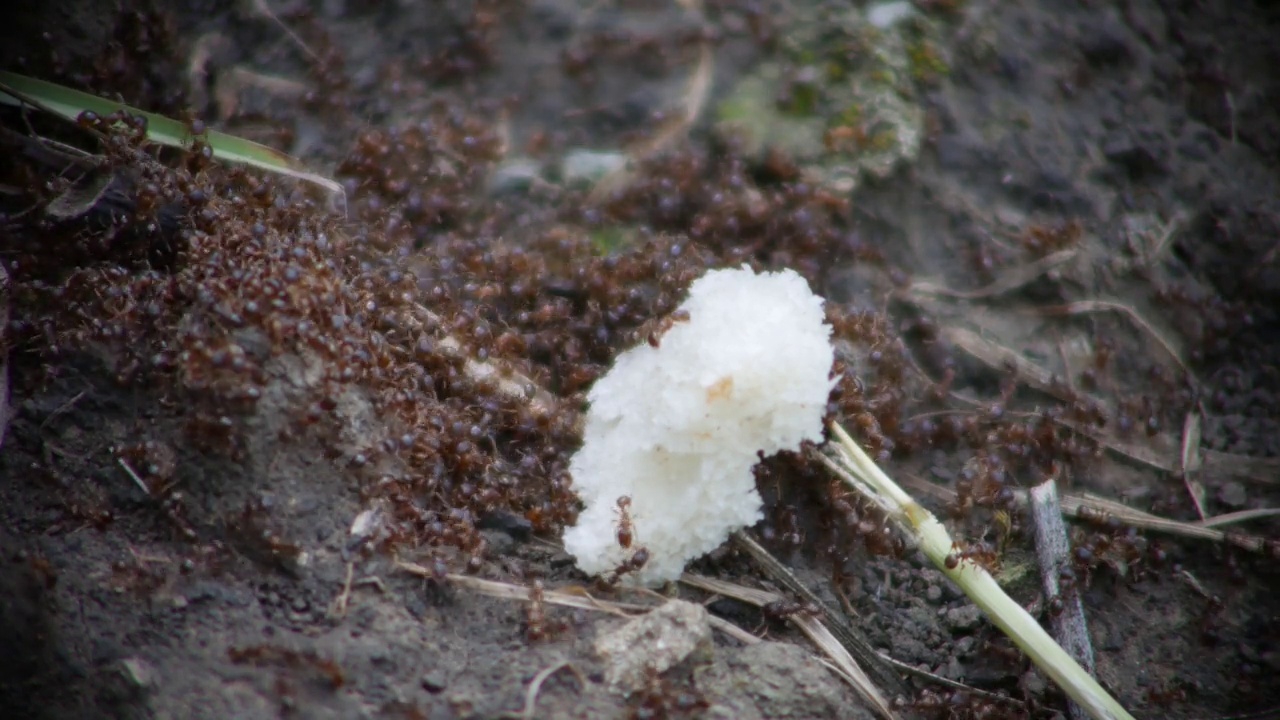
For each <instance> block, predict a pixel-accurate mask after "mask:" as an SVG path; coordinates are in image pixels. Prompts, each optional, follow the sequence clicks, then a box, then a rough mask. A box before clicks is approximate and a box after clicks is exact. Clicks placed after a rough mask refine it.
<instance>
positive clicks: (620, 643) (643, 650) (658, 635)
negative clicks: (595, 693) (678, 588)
mask: <svg viewBox="0 0 1280 720" xmlns="http://www.w3.org/2000/svg"><path fill="white" fill-rule="evenodd" d="M711 647H712V646H711V620H710V617H709V615H708V614H707V609H706V608H705V607H703V606H702V605H700V604H698V603H691V602H685V601H683V600H670V601H668V602H667V603H666V604H664V605H663V606H662V607H660V608H658V609H657V610H652V611H650V612H649V613H647V614H645V615H641V616H640V617H638V618H635V619H634V620H631V621H630V622H628V623H627V624H625V625H623V626H622V627H620V628H618V629H616V630H613V631H612V632H609V633H606V634H603V635H601V636H600V637H599V638H597V639H596V644H595V650H596V653H597V654H598V655H599V656H600V657H601V659H603V660H604V666H605V667H604V677H605V681H606V682H607V683H608V684H609V686H610V687H611V688H613V689H614V690H615V691H618V692H622V693H628V694H629V693H632V692H635V691H637V690H640V689H641V688H642V687H644V684H645V682H646V680H647V679H648V678H649V677H650V673H662V672H666V671H667V670H668V669H670V668H672V667H675V666H676V665H678V664H680V663H681V662H682V661H684V659H685V658H687V657H689V656H690V655H692V654H693V653H694V652H695V651H697V650H699V649H700V648H701V649H703V650H704V651H707V652H710V649H711Z"/></svg>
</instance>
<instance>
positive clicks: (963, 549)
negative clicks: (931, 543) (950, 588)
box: [943, 541, 1000, 573]
mask: <svg viewBox="0 0 1280 720" xmlns="http://www.w3.org/2000/svg"><path fill="white" fill-rule="evenodd" d="M964 560H968V561H969V562H970V563H972V564H974V565H977V566H979V567H981V568H983V569H984V570H986V571H987V572H989V573H996V572H998V571H999V570H1000V556H999V554H998V553H997V552H996V551H995V550H994V549H993V548H992V547H991V546H990V545H988V544H987V543H985V542H976V543H973V544H972V545H968V546H966V545H962V544H961V543H960V542H959V541H956V542H953V543H952V544H951V552H950V553H948V554H947V557H946V560H945V561H944V563H943V564H944V565H946V566H947V569H948V570H955V569H956V568H958V567H960V563H961V562H962V561H964Z"/></svg>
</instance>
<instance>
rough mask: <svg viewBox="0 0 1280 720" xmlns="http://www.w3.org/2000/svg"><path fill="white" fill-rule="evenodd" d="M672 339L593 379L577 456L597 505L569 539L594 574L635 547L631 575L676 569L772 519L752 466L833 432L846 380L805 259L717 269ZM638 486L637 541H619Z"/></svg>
mask: <svg viewBox="0 0 1280 720" xmlns="http://www.w3.org/2000/svg"><path fill="white" fill-rule="evenodd" d="M680 310H683V311H685V312H687V313H688V316H689V319H688V321H687V322H677V323H675V324H674V325H673V326H672V327H671V328H670V329H669V330H668V331H667V332H666V334H665V335H664V336H663V337H662V338H661V344H660V346H659V347H652V346H650V345H649V344H643V345H640V346H638V347H635V348H632V349H631V350H628V351H626V352H624V353H622V354H621V355H620V356H619V357H618V359H617V362H616V363H615V364H614V366H613V369H612V370H610V371H609V373H608V374H607V375H605V376H604V377H602V378H601V379H600V380H599V381H597V382H596V384H595V386H594V387H592V388H591V392H590V393H589V395H588V400H589V401H590V403H591V407H590V409H589V411H588V413H587V418H586V427H585V432H584V437H583V446H582V449H581V450H579V451H578V453H577V454H576V455H574V457H573V460H572V462H571V463H570V466H569V472H570V474H571V475H572V476H573V482H574V489H575V490H576V492H577V493H578V495H579V496H580V497H581V498H582V500H583V502H584V503H585V505H586V508H585V509H584V510H583V512H582V513H581V515H580V516H579V517H578V524H577V525H575V526H573V527H570V528H567V529H566V530H565V534H564V544H565V549H566V550H568V551H569V553H570V554H572V555H573V556H574V557H575V558H576V559H577V562H578V567H579V568H580V569H582V570H583V571H584V572H586V573H588V574H591V575H601V574H607V573H610V572H611V571H612V570H613V569H614V568H615V567H617V566H618V565H619V564H620V563H621V562H622V561H623V560H624V559H625V558H626V557H627V556H628V555H629V553H630V552H631V551H634V550H635V549H637V548H639V547H644V548H646V549H647V550H648V551H649V560H648V562H647V563H646V564H645V566H644V567H643V568H642V569H641V570H640V571H639V572H637V573H635V574H634V575H631V576H628V581H629V582H635V583H640V584H644V585H657V584H661V583H662V582H664V581H667V580H675V579H676V578H678V577H679V576H680V573H681V572H683V571H684V567H685V565H686V564H687V563H688V562H689V561H690V560H693V559H695V558H698V557H700V556H702V555H704V554H706V553H708V552H710V551H711V550H714V549H715V548H716V547H718V546H719V545H720V544H721V543H723V542H724V541H725V540H726V539H728V537H729V533H731V532H733V531H734V530H737V529H739V528H742V527H746V526H749V525H752V524H754V523H756V522H757V521H759V520H760V519H761V517H762V514H761V504H762V502H761V499H760V494H759V493H758V492H757V491H756V487H755V481H754V478H753V476H752V472H751V468H752V466H754V465H755V464H756V462H757V460H758V456H757V452H758V451H763V453H764V454H765V455H771V454H773V453H775V452H777V451H779V450H783V449H793V450H794V449H798V448H799V446H800V443H801V441H803V440H813V441H821V439H822V416H823V414H824V412H825V408H826V403H827V397H828V395H829V394H830V392H831V388H832V387H833V385H834V383H835V380H833V379H831V377H830V374H831V367H832V364H833V362H834V360H835V357H834V351H833V350H832V346H831V339H830V338H831V327H830V326H829V325H827V324H826V323H825V322H824V319H823V310H822V298H820V297H818V296H817V295H814V294H813V292H812V291H811V290H810V289H809V286H808V283H806V282H805V280H804V278H802V277H801V276H800V275H798V274H796V273H795V272H794V271H792V270H783V271H781V272H769V273H764V274H761V275H757V274H755V273H754V272H752V270H751V269H750V268H749V267H747V266H745V265H744V266H743V267H742V268H741V269H730V270H713V271H710V272H708V273H707V274H705V275H704V276H702V277H701V278H699V279H698V280H697V281H696V282H694V283H693V285H692V286H691V287H690V289H689V297H688V299H687V300H685V302H684V304H682V305H681V306H680ZM624 495H625V496H628V497H630V498H631V507H630V515H631V518H632V522H633V524H634V541H633V544H632V546H631V548H632V550H631V551H628V550H624V549H623V548H622V547H621V546H620V545H619V543H618V539H617V523H618V521H619V512H618V506H617V500H618V498H619V497H622V496H624Z"/></svg>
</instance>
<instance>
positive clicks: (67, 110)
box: [0, 70, 346, 205]
mask: <svg viewBox="0 0 1280 720" xmlns="http://www.w3.org/2000/svg"><path fill="white" fill-rule="evenodd" d="M0 103H4V104H8V105H30V106H32V107H36V108H38V109H40V110H44V111H45V112H49V113H52V114H54V115H57V116H59V117H62V118H65V119H66V120H68V121H70V122H76V121H77V119H78V118H79V117H80V114H81V113H83V112H85V111H86V110H88V111H92V112H95V113H97V114H98V115H99V116H102V117H105V116H107V115H110V114H111V113H114V112H115V111H117V110H121V109H123V110H125V111H126V112H128V113H130V114H132V115H139V116H142V117H145V118H146V119H147V139H149V140H150V141H152V142H154V143H156V144H158V145H166V146H169V147H174V148H181V149H186V148H189V147H190V146H191V142H192V140H193V139H194V138H193V136H192V135H191V131H190V130H189V129H188V127H187V126H186V124H185V123H182V122H180V121H178V120H174V119H172V118H167V117H165V116H163V115H157V114H155V113H149V112H146V111H144V110H139V109H137V108H133V107H129V106H128V105H124V104H122V103H118V102H114V101H112V100H108V99H106V98H101V97H98V96H96V95H91V94H89V93H86V92H81V91H79V90H73V89H71V88H68V87H64V86H62V85H58V84H55V83H51V82H46V81H44V80H37V79H35V78H31V77H27V76H25V75H19V74H17V73H12V72H7V71H3V70H0ZM203 139H204V141H205V142H207V143H208V144H209V147H211V148H212V149H213V156H214V159H216V160H222V161H226V162H231V163H239V164H242V165H250V166H252V167H256V168H260V169H262V170H266V171H268V172H273V173H277V174H279V175H286V176H288V177H293V178H297V179H299V180H305V181H307V182H310V183H314V184H316V185H319V186H320V187H322V188H324V189H325V190H327V191H329V192H330V193H332V194H333V195H334V196H335V197H338V198H341V199H342V201H343V202H342V204H343V205H345V200H346V197H345V195H346V193H344V192H343V190H342V186H341V185H339V184H338V183H337V182H335V181H333V180H332V179H330V178H327V177H324V176H323V175H317V174H316V173H313V172H310V171H308V170H306V169H305V168H303V167H302V164H301V163H299V162H298V161H297V160H296V159H294V158H292V157H290V156H289V155H286V154H285V153H283V152H280V151H279V150H276V149H274V148H269V147H267V146H266V145H260V144H258V143H256V142H252V141H250V140H245V139H244V138H238V137H235V136H234V135H228V134H226V133H223V132H218V131H217V130H209V131H206V132H205V134H204V135H203Z"/></svg>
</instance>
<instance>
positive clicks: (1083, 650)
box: [1029, 478, 1094, 720]
mask: <svg viewBox="0 0 1280 720" xmlns="http://www.w3.org/2000/svg"><path fill="white" fill-rule="evenodd" d="M1029 494H1030V505H1031V517H1032V520H1033V524H1034V525H1035V539H1036V559H1037V560H1038V561H1039V563H1040V583H1041V587H1042V588H1043V589H1044V596H1045V598H1047V599H1048V601H1049V602H1050V603H1051V606H1057V605H1058V604H1059V603H1060V604H1061V606H1060V609H1059V610H1058V611H1057V612H1050V613H1049V624H1050V626H1051V628H1052V630H1053V637H1054V639H1055V640H1057V641H1058V644H1059V645H1061V646H1062V647H1063V648H1064V649H1065V650H1066V651H1067V652H1068V653H1070V654H1071V656H1072V657H1073V658H1075V660H1076V662H1078V663H1080V666H1081V667H1083V668H1084V669H1085V671H1087V672H1088V673H1089V674H1090V675H1092V674H1094V663H1093V645H1092V644H1090V642H1089V627H1088V625H1087V624H1086V623H1085V619H1084V605H1083V604H1081V602H1080V594H1079V593H1078V592H1075V591H1074V589H1073V590H1071V591H1070V592H1063V591H1062V588H1061V587H1059V586H1058V571H1059V570H1061V569H1062V568H1063V567H1066V566H1067V563H1068V562H1070V557H1071V555H1070V553H1071V541H1070V540H1068V539H1067V528H1066V525H1064V524H1063V522H1062V508H1061V506H1060V505H1059V504H1058V486H1057V481H1056V480H1054V479H1053V478H1050V479H1049V480H1046V481H1045V482H1043V483H1041V484H1039V485H1037V486H1036V487H1033V488H1031V490H1030V493H1029ZM1070 712H1071V717H1073V718H1075V719H1076V720H1084V719H1085V718H1087V717H1089V715H1088V713H1086V712H1085V711H1084V708H1081V707H1080V706H1079V705H1077V704H1075V703H1074V702H1073V703H1071V705H1070Z"/></svg>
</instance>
